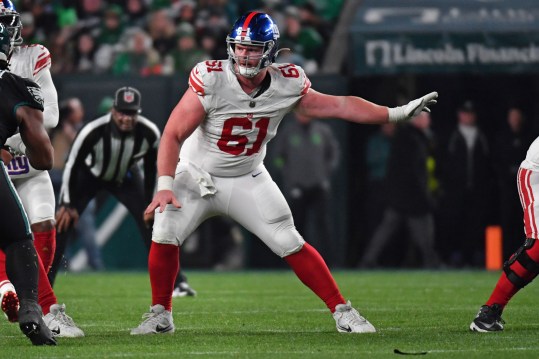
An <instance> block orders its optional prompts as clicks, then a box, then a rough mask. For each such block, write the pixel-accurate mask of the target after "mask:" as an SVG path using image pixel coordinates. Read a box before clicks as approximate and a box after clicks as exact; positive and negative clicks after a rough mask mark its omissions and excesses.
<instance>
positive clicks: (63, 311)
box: [54, 304, 76, 327]
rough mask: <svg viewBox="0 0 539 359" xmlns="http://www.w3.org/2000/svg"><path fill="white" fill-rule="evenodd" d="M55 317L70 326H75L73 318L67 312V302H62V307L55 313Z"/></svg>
mask: <svg viewBox="0 0 539 359" xmlns="http://www.w3.org/2000/svg"><path fill="white" fill-rule="evenodd" d="M54 319H56V320H57V321H59V322H60V323H62V324H64V325H66V326H68V327H75V326H76V325H75V322H74V321H73V319H72V318H71V317H70V316H69V315H67V314H66V306H65V304H62V305H61V306H60V308H59V309H58V313H56V314H55V315H54Z"/></svg>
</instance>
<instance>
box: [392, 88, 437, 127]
mask: <svg viewBox="0 0 539 359" xmlns="http://www.w3.org/2000/svg"><path fill="white" fill-rule="evenodd" d="M437 98H438V92H431V93H429V94H428V95H425V96H423V97H420V98H418V99H415V100H413V101H410V102H409V103H408V104H407V105H404V106H398V107H390V108H388V112H389V122H399V121H406V120H410V119H412V118H414V117H415V116H417V115H419V114H420V113H421V111H425V112H430V108H428V107H427V106H431V105H434V104H435V103H436V102H438V101H436V99H437Z"/></svg>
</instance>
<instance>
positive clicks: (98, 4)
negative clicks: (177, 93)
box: [15, 0, 343, 76]
mask: <svg viewBox="0 0 539 359" xmlns="http://www.w3.org/2000/svg"><path fill="white" fill-rule="evenodd" d="M342 3H343V1H342V0H339V1H328V0H317V1H312V0H253V1H245V0H235V1H234V0H230V1H229V0H200V1H193V0H176V1H175V0H109V1H105V0H81V1H76V2H75V1H65V0H20V1H15V5H16V7H17V9H18V11H19V12H20V13H21V21H22V24H23V30H22V31H23V34H22V35H23V38H24V39H25V42H26V43H39V44H43V45H45V46H46V47H47V48H48V49H49V50H50V52H51V54H52V57H53V59H54V61H53V63H52V68H51V73H52V74H53V75H54V74H72V73H90V74H98V73H99V74H114V75H125V74H130V75H143V76H146V75H169V74H172V73H181V72H189V71H190V70H191V68H192V67H193V66H194V65H195V64H196V63H197V62H200V61H202V60H205V59H209V58H213V59H224V58H227V54H226V47H225V41H224V39H225V37H226V35H227V32H228V31H229V29H230V26H231V25H232V22H233V21H234V19H235V18H237V16H238V15H239V14H243V13H245V12H246V11H248V10H252V9H260V10H261V11H263V12H266V13H268V14H270V15H271V16H272V17H273V18H274V19H275V21H276V22H277V25H278V27H279V29H280V31H281V39H280V46H281V48H290V49H292V50H293V51H292V52H288V53H284V52H283V53H282V55H281V58H280V61H281V62H282V61H285V60H283V59H284V58H285V57H289V59H287V60H286V61H290V62H294V63H296V64H298V65H301V66H303V67H304V68H305V70H306V71H307V73H314V72H316V71H317V69H318V68H319V66H320V62H321V60H322V56H323V52H324V49H325V46H324V45H325V44H327V43H328V41H329V37H330V35H331V32H332V29H333V26H334V24H335V22H336V21H335V20H336V17H337V16H338V14H339V11H340V8H341V5H342ZM286 61H285V62H286Z"/></svg>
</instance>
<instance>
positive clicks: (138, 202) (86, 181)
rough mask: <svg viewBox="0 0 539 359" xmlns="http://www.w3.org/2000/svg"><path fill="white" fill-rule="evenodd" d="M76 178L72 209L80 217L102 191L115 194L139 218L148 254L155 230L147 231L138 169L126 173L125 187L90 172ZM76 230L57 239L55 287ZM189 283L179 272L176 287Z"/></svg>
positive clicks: (51, 275)
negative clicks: (67, 248) (70, 235)
mask: <svg viewBox="0 0 539 359" xmlns="http://www.w3.org/2000/svg"><path fill="white" fill-rule="evenodd" d="M72 175H75V176H76V177H75V178H76V182H75V183H76V184H77V186H76V187H77V188H75V190H74V191H73V192H72V193H70V197H71V206H72V207H73V208H76V209H77V211H78V213H79V215H80V214H81V213H82V212H83V211H84V209H85V208H86V206H88V203H89V202H90V201H91V200H92V199H93V198H95V197H96V195H97V193H98V192H99V191H105V192H108V193H110V194H111V195H113V196H114V197H115V198H116V199H117V200H118V201H119V202H120V203H121V204H123V205H124V206H125V207H126V208H127V210H128V211H129V213H131V215H132V216H133V218H134V219H135V221H136V223H137V226H138V228H139V232H140V235H141V237H142V240H143V241H144V245H145V246H146V248H147V250H148V252H149V251H150V246H151V243H152V230H151V228H147V227H146V224H145V223H144V216H143V214H144V210H145V209H146V207H147V206H148V204H149V203H146V199H145V197H144V180H143V176H142V173H141V171H140V170H139V168H138V167H136V166H133V167H132V168H131V169H130V170H129V171H128V172H127V174H126V176H125V178H124V180H123V182H122V183H121V184H118V183H115V182H108V181H103V180H101V179H98V178H96V177H95V176H94V175H93V174H92V173H91V172H90V171H89V170H88V169H86V168H81V169H78V170H76V171H73V173H72ZM72 230H73V226H71V227H70V228H69V229H68V231H66V232H62V233H58V234H57V236H56V252H55V254H54V261H53V263H52V267H51V269H50V271H49V274H48V276H49V282H50V283H51V285H54V280H55V279H56V275H57V273H58V270H59V267H60V266H61V264H62V260H63V257H64V253H65V250H66V247H67V242H68V239H69V234H70V232H71V231H72ZM183 280H185V277H183V276H182V275H181V273H178V277H177V279H176V285H177V284H178V283H179V282H180V281H183Z"/></svg>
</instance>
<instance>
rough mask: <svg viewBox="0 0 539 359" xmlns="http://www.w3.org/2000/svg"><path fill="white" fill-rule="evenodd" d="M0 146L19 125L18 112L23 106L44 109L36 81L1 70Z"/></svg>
mask: <svg viewBox="0 0 539 359" xmlns="http://www.w3.org/2000/svg"><path fill="white" fill-rule="evenodd" d="M0 98H1V99H2V100H1V101H0V146H3V145H4V143H5V142H6V140H7V139H8V138H9V137H11V136H13V135H14V134H15V133H16V132H17V129H18V127H19V121H18V120H17V116H16V112H17V109H18V108H19V107H21V106H29V107H33V108H36V109H38V110H40V111H43V95H42V94H41V88H40V87H39V85H38V84H36V83H35V82H33V81H31V80H29V79H27V78H23V77H20V76H17V75H15V74H12V73H11V72H9V71H6V70H2V71H0Z"/></svg>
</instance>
